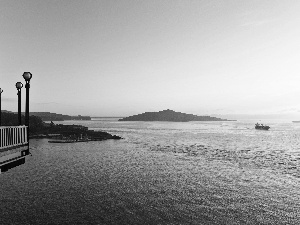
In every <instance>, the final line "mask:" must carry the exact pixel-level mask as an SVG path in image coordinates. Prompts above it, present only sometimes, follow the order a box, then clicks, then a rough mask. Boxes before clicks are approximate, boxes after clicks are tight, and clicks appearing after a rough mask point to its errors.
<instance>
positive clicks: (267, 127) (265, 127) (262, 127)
mask: <svg viewBox="0 0 300 225" xmlns="http://www.w3.org/2000/svg"><path fill="white" fill-rule="evenodd" d="M255 129H257V130H269V129H270V127H269V126H265V125H263V124H258V123H256V124H255Z"/></svg>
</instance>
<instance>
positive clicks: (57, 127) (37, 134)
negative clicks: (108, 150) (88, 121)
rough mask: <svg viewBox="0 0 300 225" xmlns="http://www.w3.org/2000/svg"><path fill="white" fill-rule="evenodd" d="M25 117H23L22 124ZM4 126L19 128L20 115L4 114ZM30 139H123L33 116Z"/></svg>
mask: <svg viewBox="0 0 300 225" xmlns="http://www.w3.org/2000/svg"><path fill="white" fill-rule="evenodd" d="M24 121H25V117H24V116H23V115H22V124H24ZM2 126H18V115H17V114H15V113H9V112H7V111H6V112H2ZM29 128H30V133H29V138H31V139H32V138H52V139H53V138H54V139H61V140H66V139H67V140H76V141H78V140H89V141H102V140H107V139H122V138H121V137H119V136H116V135H112V134H109V133H107V132H104V131H94V130H89V129H88V127H85V126H81V125H62V124H54V123H53V122H51V123H45V122H44V121H43V120H42V119H41V118H40V117H38V116H34V115H31V116H30V117H29Z"/></svg>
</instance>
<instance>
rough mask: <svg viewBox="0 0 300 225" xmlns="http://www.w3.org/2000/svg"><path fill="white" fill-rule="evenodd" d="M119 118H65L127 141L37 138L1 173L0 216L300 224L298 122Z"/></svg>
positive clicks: (42, 220)
mask: <svg viewBox="0 0 300 225" xmlns="http://www.w3.org/2000/svg"><path fill="white" fill-rule="evenodd" d="M116 120H117V119H107V118H106V119H97V120H92V121H65V122H63V123H64V124H73V123H74V124H81V125H85V126H88V127H90V129H95V130H104V131H108V132H110V133H112V134H116V135H120V136H122V137H124V139H123V140H108V141H101V142H87V143H72V144H55V143H48V142H47V140H31V142H30V145H31V152H32V154H33V156H32V157H29V158H27V161H26V164H25V165H22V166H20V167H17V168H15V169H12V170H9V171H8V172H7V173H4V174H2V175H1V176H0V200H1V205H0V224H298V223H299V222H298V221H300V214H299V212H300V185H299V179H300V124H293V123H290V122H285V121H269V123H268V125H270V126H271V129H270V131H260V130H255V129H254V123H255V122H256V121H242V122H189V123H172V122H118V121H116ZM60 123H61V122H60Z"/></svg>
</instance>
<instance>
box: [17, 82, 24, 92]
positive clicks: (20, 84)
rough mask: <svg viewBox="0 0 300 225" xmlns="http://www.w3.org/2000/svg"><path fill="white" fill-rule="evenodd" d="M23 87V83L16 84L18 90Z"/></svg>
mask: <svg viewBox="0 0 300 225" xmlns="http://www.w3.org/2000/svg"><path fill="white" fill-rule="evenodd" d="M22 87H23V84H22V83H21V82H17V83H16V88H17V89H18V90H19V89H21V88H22Z"/></svg>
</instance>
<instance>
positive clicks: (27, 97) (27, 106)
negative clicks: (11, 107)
mask: <svg viewBox="0 0 300 225" xmlns="http://www.w3.org/2000/svg"><path fill="white" fill-rule="evenodd" d="M23 78H24V79H25V82H26V84H25V88H26V107H25V126H29V88H30V79H31V78H32V74H31V73H30V72H24V73H23Z"/></svg>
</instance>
